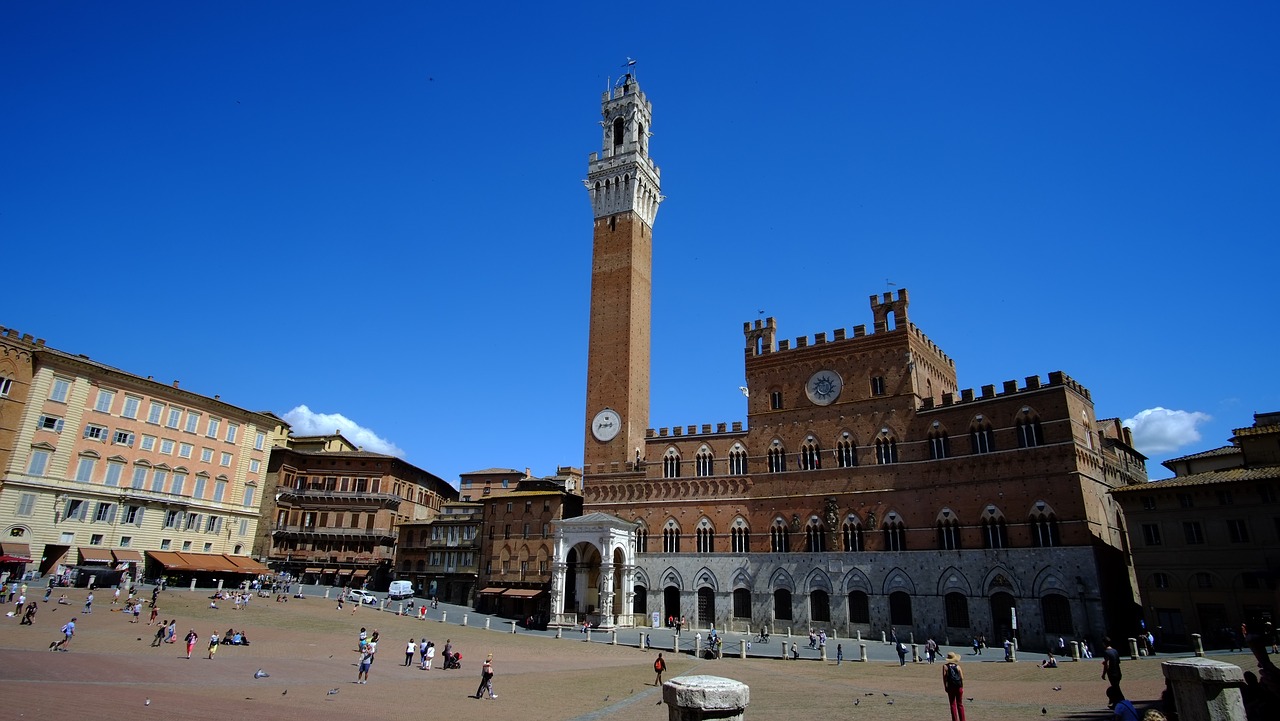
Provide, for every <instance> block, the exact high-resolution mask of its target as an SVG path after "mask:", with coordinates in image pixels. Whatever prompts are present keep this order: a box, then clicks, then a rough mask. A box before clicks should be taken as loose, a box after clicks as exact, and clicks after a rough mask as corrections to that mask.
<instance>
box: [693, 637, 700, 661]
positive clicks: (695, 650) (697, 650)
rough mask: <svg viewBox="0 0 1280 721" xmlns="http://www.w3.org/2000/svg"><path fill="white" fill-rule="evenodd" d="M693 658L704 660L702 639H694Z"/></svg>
mask: <svg viewBox="0 0 1280 721" xmlns="http://www.w3.org/2000/svg"><path fill="white" fill-rule="evenodd" d="M693 657H694V658H702V639H701V638H694V640H693Z"/></svg>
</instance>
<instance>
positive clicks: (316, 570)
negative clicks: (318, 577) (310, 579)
mask: <svg viewBox="0 0 1280 721" xmlns="http://www.w3.org/2000/svg"><path fill="white" fill-rule="evenodd" d="M302 572H303V573H320V569H319V568H318V567H315V566H313V567H311V568H304V569H302Z"/></svg>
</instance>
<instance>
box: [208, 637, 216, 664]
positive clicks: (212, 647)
mask: <svg viewBox="0 0 1280 721" xmlns="http://www.w3.org/2000/svg"><path fill="white" fill-rule="evenodd" d="M217 652H218V632H217V631H214V632H213V634H212V635H211V636H209V660H210V661H212V660H213V655H214V654H215V653H217Z"/></svg>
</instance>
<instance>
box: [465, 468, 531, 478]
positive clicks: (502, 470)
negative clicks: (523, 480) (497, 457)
mask: <svg viewBox="0 0 1280 721" xmlns="http://www.w3.org/2000/svg"><path fill="white" fill-rule="evenodd" d="M508 473H518V474H520V475H521V476H523V475H524V471H518V470H516V469H514V468H485V469H484V470H481V471H467V472H466V473H459V474H458V475H460V476H480V475H496V474H503V475H506V474H508Z"/></svg>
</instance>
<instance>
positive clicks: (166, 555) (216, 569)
mask: <svg viewBox="0 0 1280 721" xmlns="http://www.w3.org/2000/svg"><path fill="white" fill-rule="evenodd" d="M147 555H148V556H151V558H152V560H154V561H155V562H156V563H159V564H160V565H162V566H164V567H165V569H166V570H170V571H202V572H206V573H265V572H266V571H265V569H264V570H263V571H257V570H251V569H248V568H241V567H240V566H237V565H236V564H235V563H233V562H232V561H231V559H230V558H227V557H226V556H224V555H222V554H220V553H174V552H172V551H147ZM253 563H255V564H257V562H256V561H254V562H253ZM256 567H257V566H256V565H255V568H256Z"/></svg>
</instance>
